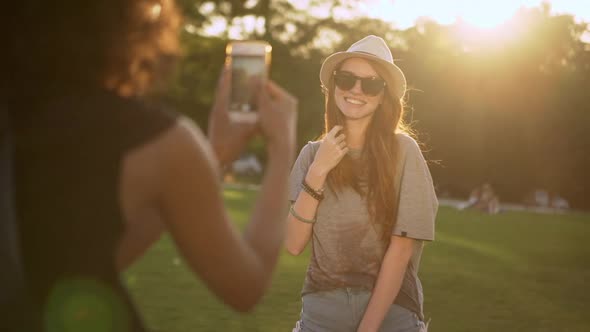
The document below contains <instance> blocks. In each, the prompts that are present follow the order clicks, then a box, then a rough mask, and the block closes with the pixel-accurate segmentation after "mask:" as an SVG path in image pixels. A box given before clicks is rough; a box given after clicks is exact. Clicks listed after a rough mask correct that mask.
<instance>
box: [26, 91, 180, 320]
mask: <svg viewBox="0 0 590 332" xmlns="http://www.w3.org/2000/svg"><path fill="white" fill-rule="evenodd" d="M16 115H17V121H16V160H15V172H16V181H15V183H16V207H17V220H18V223H19V228H20V234H21V237H20V243H21V247H22V256H23V263H24V270H25V275H26V281H27V286H28V287H29V291H30V293H31V297H32V302H33V307H34V309H35V313H34V314H31V316H32V317H30V318H31V320H33V321H35V324H36V329H35V331H66V330H72V331H90V330H94V329H96V328H97V327H100V326H105V329H104V330H108V331H144V330H145V328H144V326H143V323H142V322H141V319H140V318H139V315H138V314H137V311H136V310H135V307H134V305H133V303H132V301H131V298H130V297H129V295H128V292H127V290H126V288H125V285H124V283H123V282H122V277H121V276H120V275H119V272H118V271H117V269H116V267H115V252H116V248H117V245H118V243H119V241H120V239H121V237H122V233H123V230H124V222H123V215H122V209H121V206H120V197H119V183H120V176H121V164H122V160H123V158H124V157H125V155H126V154H127V152H128V151H130V150H131V149H133V148H136V147H139V146H141V145H143V144H146V143H148V142H150V141H152V140H154V139H156V138H157V137H158V135H160V134H161V133H162V132H164V131H165V130H166V129H168V128H170V127H171V126H173V124H174V123H175V118H176V115H175V114H173V113H170V112H165V111H162V110H160V109H156V108H150V107H148V106H146V105H145V104H143V103H141V102H139V101H137V100H132V99H125V98H121V97H119V96H117V95H115V94H112V93H109V92H105V91H99V92H92V93H88V92H86V93H76V94H71V95H69V96H67V97H60V98H55V100H53V101H51V102H48V103H44V105H43V107H37V108H36V109H35V110H34V111H29V112H26V113H25V112H22V113H21V114H19V113H18V112H17V114H16ZM85 324H86V325H85ZM41 326H45V328H43V327H41ZM88 326H92V329H91V328H88Z"/></svg>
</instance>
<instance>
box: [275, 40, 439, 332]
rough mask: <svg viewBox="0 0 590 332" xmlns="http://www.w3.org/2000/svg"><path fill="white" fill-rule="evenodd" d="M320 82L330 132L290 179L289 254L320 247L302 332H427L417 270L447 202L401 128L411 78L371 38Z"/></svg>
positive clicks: (327, 64)
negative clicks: (438, 214) (441, 202)
mask: <svg viewBox="0 0 590 332" xmlns="http://www.w3.org/2000/svg"><path fill="white" fill-rule="evenodd" d="M320 80H321V83H322V88H323V90H324V93H325V96H326V104H325V131H324V135H323V137H322V139H321V140H319V141H316V142H309V143H308V144H307V145H306V146H305V147H304V148H303V149H302V150H301V153H300V154H299V157H298V158H297V161H296V163H295V165H294V166H293V169H292V171H291V177H290V181H291V184H290V194H289V195H290V200H291V201H292V205H291V209H290V212H289V215H288V221H287V222H288V229H287V240H286V246H287V250H288V251H289V252H290V253H291V254H293V255H298V254H300V253H301V252H302V251H303V250H304V249H305V247H306V245H307V243H308V242H310V241H311V242H312V247H311V261H310V264H309V267H308V270H307V275H306V278H305V282H304V286H303V291H302V301H303V309H302V311H301V319H300V320H299V321H298V322H297V324H296V328H295V330H294V331H314V332H318V331H425V330H426V324H425V323H424V322H423V321H424V315H423V310H422V304H423V295H422V286H421V283H420V280H419V279H418V275H417V273H418V266H419V263H420V257H421V254H422V248H423V243H424V241H432V240H434V219H435V216H436V211H437V208H438V201H437V199H436V196H435V192H434V189H433V184H432V179H431V176H430V172H429V170H428V167H427V165H426V163H425V161H424V158H423V156H422V153H421V151H420V148H419V147H418V144H417V143H416V141H414V140H413V139H412V138H410V136H408V135H407V134H405V133H404V131H403V129H402V128H403V125H402V110H403V107H402V98H403V95H404V93H405V88H406V80H405V78H404V75H403V73H402V71H401V70H400V69H399V68H398V67H397V66H396V65H395V64H394V63H393V57H392V55H391V51H390V50H389V48H388V47H387V45H386V44H385V42H384V41H383V39H381V38H379V37H376V36H367V37H365V38H363V39H362V40H360V41H358V42H356V43H355V44H353V45H352V46H351V47H350V48H349V49H348V50H347V51H346V52H339V53H335V54H332V55H331V56H330V57H328V58H327V59H326V60H325V61H324V63H323V65H322V68H321V71H320ZM324 189H325V190H324Z"/></svg>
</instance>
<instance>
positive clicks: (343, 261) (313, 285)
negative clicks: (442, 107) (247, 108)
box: [289, 134, 438, 319]
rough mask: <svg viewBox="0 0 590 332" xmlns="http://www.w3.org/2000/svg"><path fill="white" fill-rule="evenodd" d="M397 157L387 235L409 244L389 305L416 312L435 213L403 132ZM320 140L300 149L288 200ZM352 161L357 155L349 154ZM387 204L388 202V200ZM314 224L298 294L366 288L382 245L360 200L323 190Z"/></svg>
mask: <svg viewBox="0 0 590 332" xmlns="http://www.w3.org/2000/svg"><path fill="white" fill-rule="evenodd" d="M396 138H397V141H398V144H397V146H398V148H399V153H400V155H399V156H400V157H399V158H398V165H397V167H396V169H397V170H400V171H399V172H398V174H397V175H396V179H395V181H396V188H399V195H398V197H399V206H398V214H397V217H396V216H392V218H396V219H397V220H396V223H395V226H394V228H393V230H392V235H398V236H407V237H410V238H413V239H416V240H419V241H415V248H414V252H413V255H412V258H411V259H410V262H409V264H408V268H407V270H406V274H405V276H404V280H403V283H402V287H401V289H400V292H399V293H398V296H397V297H396V299H395V303H396V304H399V305H401V306H403V307H405V308H407V309H409V310H412V311H413V312H415V313H416V314H418V315H419V316H420V317H421V318H422V319H424V316H423V313H422V307H423V293H422V284H421V283H420V279H418V267H419V265H420V257H421V255H422V248H423V245H424V244H423V240H426V241H432V240H434V219H435V217H436V212H437V209H438V200H437V198H436V195H435V192H434V187H433V184H432V178H431V176H430V171H429V170H428V166H427V165H426V162H425V160H424V157H423V156H422V153H421V151H420V148H419V146H418V144H417V143H416V141H414V139H412V138H411V137H409V136H407V135H405V134H397V135H396ZM319 145H320V142H319V141H318V142H309V143H308V144H307V145H305V146H304V147H303V149H302V150H301V153H300V154H299V156H298V157H297V161H296V162H295V164H294V166H293V169H292V170H291V176H290V186H289V198H290V200H291V201H295V200H296V199H297V197H298V196H299V193H300V192H301V182H302V181H303V179H304V178H305V175H306V174H307V170H308V168H309V165H311V163H312V161H313V159H314V157H315V153H316V152H317V149H318V148H319ZM350 153H351V157H352V158H358V156H359V154H360V153H359V152H350ZM392 203H393V202H392ZM316 220H317V222H316V223H315V224H314V226H313V233H312V252H311V260H310V263H309V266H308V269H307V275H306V278H305V283H304V285H303V290H302V295H305V294H307V293H311V292H317V291H325V290H332V289H336V288H345V287H349V288H360V289H366V290H369V291H370V290H372V289H373V287H374V285H375V281H376V279H377V275H378V273H379V268H380V266H381V261H382V260H383V257H384V255H385V251H386V249H387V248H386V246H385V245H384V244H383V242H382V241H381V240H380V239H381V234H382V228H381V225H375V224H373V223H371V221H370V218H369V212H368V210H367V205H366V202H365V199H364V198H363V197H362V196H360V195H359V194H357V193H356V192H355V191H354V190H353V189H352V188H349V187H347V188H344V189H343V190H342V191H341V192H338V193H337V195H335V194H334V193H333V192H332V191H331V190H329V189H326V190H325V191H324V199H323V200H322V201H321V203H320V204H319V205H318V209H317V212H316Z"/></svg>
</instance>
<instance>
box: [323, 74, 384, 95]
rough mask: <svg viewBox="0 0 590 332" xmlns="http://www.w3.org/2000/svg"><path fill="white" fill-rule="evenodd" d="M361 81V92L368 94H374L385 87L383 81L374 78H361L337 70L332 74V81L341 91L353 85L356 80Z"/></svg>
mask: <svg viewBox="0 0 590 332" xmlns="http://www.w3.org/2000/svg"><path fill="white" fill-rule="evenodd" d="M357 80H360V81H361V89H362V90H363V93H364V94H366V95H369V96H376V95H378V94H379V92H381V90H383V88H384V87H385V81H383V80H381V79H374V78H361V77H357V76H355V75H352V74H349V73H347V72H337V73H335V74H334V83H335V84H336V86H337V87H338V88H339V89H340V90H343V91H348V90H350V89H352V88H353V87H354V85H355V84H356V81H357Z"/></svg>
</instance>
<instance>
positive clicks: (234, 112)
mask: <svg viewBox="0 0 590 332" xmlns="http://www.w3.org/2000/svg"><path fill="white" fill-rule="evenodd" d="M271 51H272V47H271V46H270V45H269V44H268V43H267V42H264V41H259V40H249V41H232V42H230V43H229V44H227V47H226V49H225V53H226V66H228V67H229V68H230V70H231V88H230V89H231V92H230V102H229V114H230V117H232V118H233V119H235V120H237V121H256V120H257V118H258V115H257V113H256V108H257V106H256V95H257V92H258V91H257V90H256V89H257V88H259V87H261V86H262V84H264V82H265V81H266V79H267V77H268V71H269V67H270V58H271Z"/></svg>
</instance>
